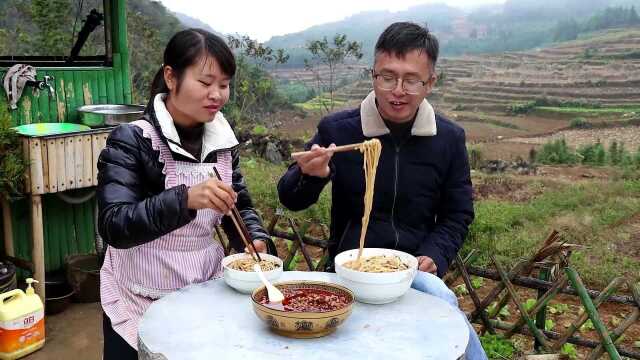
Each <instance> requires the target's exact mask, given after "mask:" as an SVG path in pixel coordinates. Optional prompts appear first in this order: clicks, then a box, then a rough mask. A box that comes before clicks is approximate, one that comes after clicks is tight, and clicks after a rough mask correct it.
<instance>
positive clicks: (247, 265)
mask: <svg viewBox="0 0 640 360" xmlns="http://www.w3.org/2000/svg"><path fill="white" fill-rule="evenodd" d="M256 263H257V261H255V260H253V259H252V258H251V257H250V256H247V257H244V258H242V259H238V260H235V261H233V262H231V263H230V264H229V268H231V269H234V270H239V271H247V272H253V265H254V264H256ZM278 267H280V265H279V264H278V263H276V262H275V261H272V260H262V261H261V262H260V269H262V271H270V270H273V269H275V268H278Z"/></svg>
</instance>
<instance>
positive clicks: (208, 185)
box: [187, 179, 238, 215]
mask: <svg viewBox="0 0 640 360" xmlns="http://www.w3.org/2000/svg"><path fill="white" fill-rule="evenodd" d="M237 199H238V194H236V192H235V191H233V188H232V187H231V185H228V184H225V183H223V182H222V181H220V180H217V179H209V180H207V181H204V182H201V183H200V184H198V185H194V186H192V187H190V188H189V192H188V198H187V207H188V208H189V209H192V210H198V209H213V210H215V211H217V212H219V213H221V214H227V215H228V214H229V212H230V211H231V209H232V208H233V206H234V205H235V203H236V200H237Z"/></svg>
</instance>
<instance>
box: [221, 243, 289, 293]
mask: <svg viewBox="0 0 640 360" xmlns="http://www.w3.org/2000/svg"><path fill="white" fill-rule="evenodd" d="M260 258H261V259H262V262H261V263H260V268H261V269H262V272H263V273H264V276H265V277H266V278H267V280H269V281H270V282H273V281H275V280H277V279H278V278H279V277H280V275H282V260H281V259H280V258H278V257H277V256H273V255H269V254H260ZM255 263H256V261H255V260H254V259H253V258H252V257H251V255H249V254H244V253H243V254H234V255H229V256H227V257H225V258H224V259H222V268H223V277H224V281H225V282H226V283H227V285H229V286H231V287H232V288H234V289H236V290H238V291H239V292H241V293H243V294H251V292H252V291H253V290H255V289H257V288H259V287H260V286H262V282H261V281H260V278H259V277H258V274H257V273H255V272H254V271H253V265H254V264H255Z"/></svg>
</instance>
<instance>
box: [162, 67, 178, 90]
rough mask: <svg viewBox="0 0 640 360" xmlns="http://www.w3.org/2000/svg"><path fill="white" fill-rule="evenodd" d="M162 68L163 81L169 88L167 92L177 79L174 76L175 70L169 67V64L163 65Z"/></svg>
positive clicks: (173, 86)
mask: <svg viewBox="0 0 640 360" xmlns="http://www.w3.org/2000/svg"><path fill="white" fill-rule="evenodd" d="M163 70H164V83H165V84H167V89H169V92H171V91H173V89H174V88H175V86H176V81H177V79H176V76H175V72H174V71H173V68H171V66H169V65H165V66H164V68H163Z"/></svg>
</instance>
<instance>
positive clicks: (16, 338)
mask: <svg viewBox="0 0 640 360" xmlns="http://www.w3.org/2000/svg"><path fill="white" fill-rule="evenodd" d="M34 282H36V283H37V281H36V280H33V279H31V278H28V279H27V290H26V291H22V290H20V289H16V290H11V291H8V292H6V293H3V294H0V359H1V360H13V359H18V358H21V357H23V356H26V355H28V354H31V353H32V352H34V351H36V350H38V349H40V348H41V347H43V346H44V306H43V305H42V300H40V297H39V296H38V295H36V293H35V291H34V290H33V287H32V285H31V284H32V283H34Z"/></svg>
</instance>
